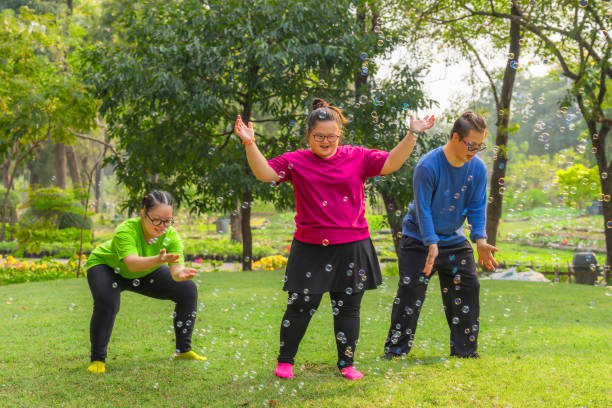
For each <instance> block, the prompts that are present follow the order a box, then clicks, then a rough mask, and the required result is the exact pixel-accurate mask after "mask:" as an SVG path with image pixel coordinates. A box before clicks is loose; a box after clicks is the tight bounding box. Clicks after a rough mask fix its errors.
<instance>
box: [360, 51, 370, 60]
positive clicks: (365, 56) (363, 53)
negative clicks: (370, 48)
mask: <svg viewBox="0 0 612 408" xmlns="http://www.w3.org/2000/svg"><path fill="white" fill-rule="evenodd" d="M360 57H361V59H362V60H364V59H366V58H368V53H367V52H362V53H361V55H360Z"/></svg>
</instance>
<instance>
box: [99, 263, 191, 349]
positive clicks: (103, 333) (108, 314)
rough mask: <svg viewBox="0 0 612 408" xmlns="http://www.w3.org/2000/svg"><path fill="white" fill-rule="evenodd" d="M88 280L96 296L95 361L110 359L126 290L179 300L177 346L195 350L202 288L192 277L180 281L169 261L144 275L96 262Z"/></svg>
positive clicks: (176, 313) (175, 319)
mask: <svg viewBox="0 0 612 408" xmlns="http://www.w3.org/2000/svg"><path fill="white" fill-rule="evenodd" d="M87 281H88V282H89V289H90V290H91V294H92V296H93V300H94V306H93V314H92V316H91V324H90V328H89V337H90V340H91V361H105V360H106V348H107V346H108V342H109V340H110V336H111V332H112V331H113V325H114V323H115V316H117V312H119V304H120V300H121V299H120V296H121V292H122V291H124V290H129V291H132V292H136V293H140V294H141V295H145V296H149V297H152V298H155V299H167V300H172V301H173V302H175V303H176V306H175V308H174V333H175V335H176V349H177V350H178V352H181V353H182V352H185V351H189V350H191V333H192V331H193V326H194V324H195V319H196V311H197V305H198V290H197V288H196V285H195V283H193V282H192V281H190V280H188V281H183V282H176V281H175V280H174V279H172V276H171V275H170V268H168V266H166V265H162V266H160V267H159V268H157V269H156V270H155V271H153V272H151V273H150V274H148V275H146V276H144V277H142V278H140V279H126V278H124V277H122V276H121V275H119V274H116V273H115V272H114V271H113V269H112V268H111V267H109V266H107V265H96V266H93V267H91V268H89V270H88V271H87Z"/></svg>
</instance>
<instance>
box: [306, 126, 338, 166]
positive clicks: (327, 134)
mask: <svg viewBox="0 0 612 408" xmlns="http://www.w3.org/2000/svg"><path fill="white" fill-rule="evenodd" d="M341 133H342V132H341V129H340V128H339V127H338V124H337V123H336V121H334V120H323V121H318V122H316V124H315V125H314V127H313V128H312V129H309V132H308V143H309V144H310V150H311V151H312V152H313V153H314V154H316V155H317V156H319V157H320V158H322V159H328V158H330V157H332V156H333V155H334V154H336V151H337V150H338V145H339V143H340V139H341V137H342V134H341ZM330 139H332V140H331V141H330Z"/></svg>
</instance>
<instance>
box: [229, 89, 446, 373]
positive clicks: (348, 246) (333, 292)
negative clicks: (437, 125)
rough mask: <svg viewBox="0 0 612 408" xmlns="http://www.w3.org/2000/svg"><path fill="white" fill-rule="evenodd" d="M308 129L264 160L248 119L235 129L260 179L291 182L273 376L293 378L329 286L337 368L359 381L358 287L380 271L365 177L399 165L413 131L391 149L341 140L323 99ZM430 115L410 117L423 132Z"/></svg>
mask: <svg viewBox="0 0 612 408" xmlns="http://www.w3.org/2000/svg"><path fill="white" fill-rule="evenodd" d="M312 108H313V110H312V112H311V113H310V115H309V117H308V121H307V127H306V138H307V142H308V144H309V145H310V149H305V150H297V151H295V152H288V153H284V154H282V155H280V156H278V157H275V158H274V159H271V160H269V161H268V160H266V158H265V157H264V156H263V154H262V153H261V152H260V151H259V149H258V148H257V145H256V144H255V132H254V130H253V124H252V123H250V122H249V124H248V126H246V125H245V124H244V123H243V122H242V119H241V118H240V116H238V119H237V120H236V124H235V127H234V131H235V133H236V134H237V135H238V136H239V137H240V139H241V140H242V143H243V144H244V145H245V148H246V154H247V160H248V162H249V165H250V167H251V170H253V173H254V174H255V177H257V179H258V180H261V181H265V182H275V183H282V182H285V181H289V182H291V184H292V185H293V192H294V195H295V202H296V216H295V223H296V227H297V228H296V231H295V234H294V238H293V243H292V244H291V251H290V253H289V259H288V263H287V269H286V274H285V285H284V287H283V290H286V291H288V292H289V300H288V302H287V309H286V311H285V315H284V316H283V320H282V324H281V328H280V340H281V341H280V353H279V356H278V365H277V368H276V372H275V374H276V375H277V376H279V377H281V378H291V377H293V363H294V357H295V355H296V354H297V350H298V347H299V344H300V341H301V340H302V337H303V336H304V334H305V333H306V329H307V327H308V323H309V322H310V318H311V317H312V315H313V314H314V313H315V312H316V310H317V308H318V306H319V303H320V302H321V298H322V296H323V294H324V293H325V292H329V295H330V298H331V305H332V311H333V314H334V331H335V337H336V346H337V349H338V363H337V365H338V368H339V369H340V373H341V374H342V376H344V377H345V378H348V379H352V380H354V379H358V378H361V377H363V374H362V373H361V372H359V371H357V370H356V369H355V367H354V366H353V356H354V353H355V345H356V343H357V339H358V337H359V310H360V306H361V299H362V297H363V293H364V291H365V290H368V289H375V288H376V287H377V286H378V285H379V284H380V283H381V282H382V277H381V273H380V267H379V265H378V259H377V257H376V252H375V250H374V247H373V245H372V241H371V239H370V233H369V231H368V224H367V222H366V219H365V197H364V190H363V186H364V183H365V181H366V179H367V178H368V177H374V176H377V175H379V174H381V175H384V174H389V173H392V172H394V171H396V170H398V169H399V168H400V167H401V166H402V164H403V163H404V162H405V161H406V159H407V158H408V156H410V153H411V152H412V150H413V149H414V145H415V143H416V139H417V136H416V135H415V133H414V132H412V131H410V132H408V134H407V135H406V137H404V139H403V140H402V141H401V142H400V143H399V144H398V145H397V146H396V147H395V148H393V150H392V151H391V152H385V151H381V150H374V149H366V148H364V147H359V146H349V145H343V146H340V145H339V144H340V142H341V140H342V135H343V127H344V124H345V123H346V119H345V118H344V116H343V115H342V111H341V110H340V109H339V108H337V107H335V106H329V105H328V104H327V102H325V101H324V100H322V99H315V100H314V101H313V107H312ZM434 121H435V118H434V117H433V116H427V117H425V119H423V120H417V121H415V120H413V118H412V117H411V128H412V129H415V131H416V132H417V133H418V132H422V131H424V130H426V129H429V128H431V127H432V126H433V124H434Z"/></svg>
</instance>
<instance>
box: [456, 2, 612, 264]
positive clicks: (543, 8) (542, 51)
mask: <svg viewBox="0 0 612 408" xmlns="http://www.w3.org/2000/svg"><path fill="white" fill-rule="evenodd" d="M512 4H513V7H514V8H516V10H517V13H516V14H507V13H504V12H503V11H502V10H500V9H498V8H497V7H496V5H495V4H494V3H493V2H491V3H490V4H488V5H487V6H486V7H482V8H475V7H473V6H472V5H471V4H469V3H463V2H460V1H458V2H455V6H456V7H458V8H460V9H462V10H463V15H462V16H461V17H458V18H469V17H471V16H483V17H487V18H489V19H491V20H505V21H511V22H513V23H515V24H518V25H519V26H520V27H521V29H522V30H524V31H525V32H529V33H530V34H531V35H530V37H531V38H530V39H531V41H533V44H532V45H531V47H533V48H534V49H535V50H536V51H537V52H538V54H539V55H541V57H542V59H546V60H549V59H553V60H554V61H555V62H556V64H558V70H559V71H558V72H559V74H560V75H562V76H565V77H566V78H569V79H570V80H571V81H572V83H573V87H572V91H571V97H572V98H574V99H575V100H576V102H577V104H578V106H579V108H580V112H581V113H582V117H583V119H584V121H585V123H586V125H587V128H588V136H589V138H590V141H591V145H592V150H593V152H594V153H595V158H596V160H597V166H598V169H599V179H600V184H601V194H603V195H604V196H609V195H610V194H611V192H612V183H611V181H610V178H608V173H609V172H610V171H612V162H609V161H608V158H607V154H606V136H607V135H608V133H609V132H610V129H611V128H612V109H611V107H612V103H611V102H612V97H611V96H610V93H609V92H608V89H609V87H610V85H612V66H611V64H610V53H611V51H612V41H611V40H610V35H609V33H608V31H607V27H606V20H607V19H608V18H609V17H608V16H609V7H608V8H606V7H605V6H604V5H603V3H600V2H598V1H579V2H576V1H569V0H556V1H547V2H530V3H529V4H527V5H525V8H523V6H521V5H520V4H519V2H517V1H516V0H513V1H512ZM603 212H604V217H603V218H604V229H605V235H606V252H607V259H606V264H607V265H608V266H609V265H610V264H611V263H612V222H610V221H612V202H610V201H605V200H604V202H603ZM608 269H609V268H608Z"/></svg>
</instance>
